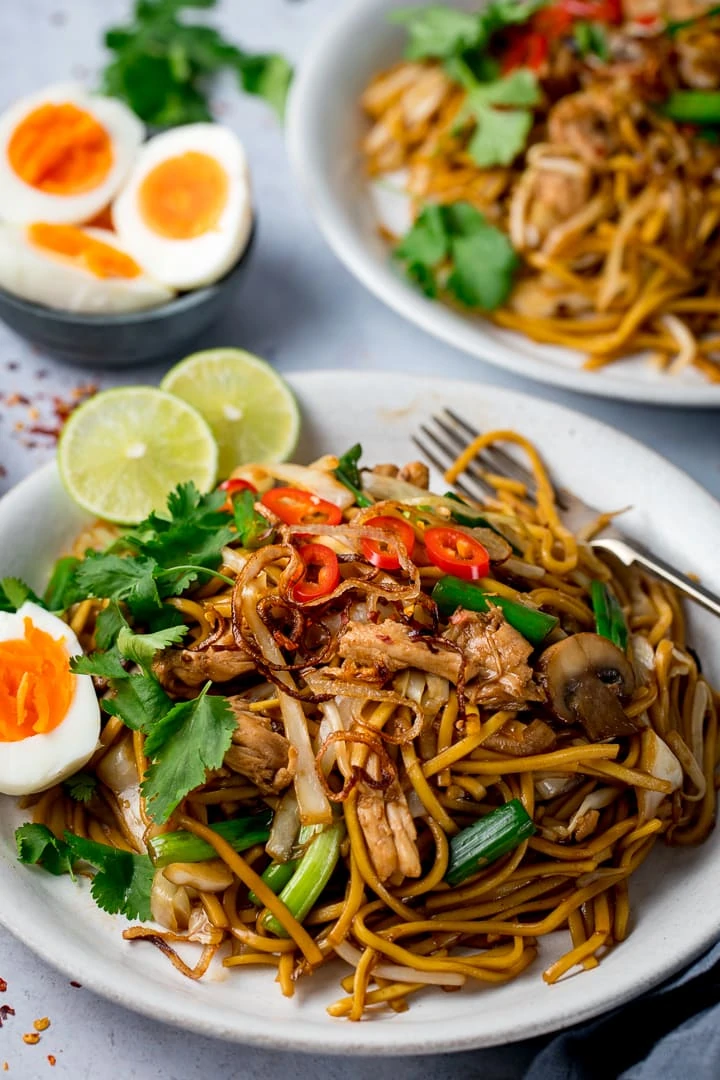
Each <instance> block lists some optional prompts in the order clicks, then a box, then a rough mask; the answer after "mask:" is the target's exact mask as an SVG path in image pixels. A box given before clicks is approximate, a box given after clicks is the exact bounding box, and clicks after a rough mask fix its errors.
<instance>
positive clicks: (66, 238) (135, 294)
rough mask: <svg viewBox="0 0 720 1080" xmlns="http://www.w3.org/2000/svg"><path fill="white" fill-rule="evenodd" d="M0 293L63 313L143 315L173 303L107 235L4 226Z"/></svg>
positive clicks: (83, 230) (170, 294)
mask: <svg viewBox="0 0 720 1080" xmlns="http://www.w3.org/2000/svg"><path fill="white" fill-rule="evenodd" d="M0 287H2V288H3V289H7V291H8V292H11V293H13V295H14V296H19V297H21V298H22V299H23V300H31V301H33V302H34V303H36V304H45V305H46V306H47V307H51V308H56V309H58V310H61V311H73V312H84V313H86V314H93V313H94V314H100V313H106V312H123V311H139V310H141V309H144V308H149V307H156V306H157V305H158V304H164V303H165V302H166V301H168V300H170V299H172V297H173V295H174V293H173V290H172V289H170V288H168V286H167V285H161V284H160V282H159V281H155V280H154V279H153V278H151V277H150V276H149V275H148V274H147V273H145V271H144V270H143V269H142V268H141V267H140V266H139V265H138V263H137V262H136V261H135V260H134V259H133V258H132V256H131V255H129V254H128V252H127V251H126V249H125V248H124V246H123V245H122V243H121V242H120V241H119V240H118V238H117V236H116V235H115V233H113V232H111V231H110V230H109V229H94V228H89V227H85V228H80V227H79V226H77V225H55V224H50V223H47V222H36V223H35V224H33V225H29V226H27V227H25V226H19V225H6V224H5V225H3V224H0Z"/></svg>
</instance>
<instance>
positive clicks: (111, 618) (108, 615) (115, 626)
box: [95, 600, 128, 649]
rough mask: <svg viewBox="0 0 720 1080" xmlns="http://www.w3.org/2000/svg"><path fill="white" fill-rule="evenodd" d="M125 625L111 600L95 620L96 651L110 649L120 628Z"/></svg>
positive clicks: (118, 610)
mask: <svg viewBox="0 0 720 1080" xmlns="http://www.w3.org/2000/svg"><path fill="white" fill-rule="evenodd" d="M127 625H128V623H127V619H126V618H125V616H124V615H123V613H122V611H121V610H120V608H119V606H118V604H117V601H116V600H111V601H110V603H109V604H108V605H107V607H105V608H103V610H102V611H101V612H100V613H99V615H98V617H97V619H96V620H95V644H96V645H97V647H98V649H110V648H111V647H112V646H113V645H114V644H115V641H116V639H117V636H118V634H119V633H120V631H121V630H122V628H123V627H124V626H127Z"/></svg>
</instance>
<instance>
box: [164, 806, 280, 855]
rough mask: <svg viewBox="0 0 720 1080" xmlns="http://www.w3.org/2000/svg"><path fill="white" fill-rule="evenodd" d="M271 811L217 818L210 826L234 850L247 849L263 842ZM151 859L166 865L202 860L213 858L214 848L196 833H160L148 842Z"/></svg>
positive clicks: (267, 835) (268, 832)
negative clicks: (238, 816)
mask: <svg viewBox="0 0 720 1080" xmlns="http://www.w3.org/2000/svg"><path fill="white" fill-rule="evenodd" d="M271 820H272V811H271V810H264V811H263V812H262V813H260V814H251V815H248V816H246V817H241V818H233V819H232V820H231V821H219V822H217V824H215V825H211V826H210V828H211V829H212V831H213V832H215V833H217V834H218V836H221V837H222V838H223V840H227V842H228V844H230V846H231V847H232V848H233V850H234V851H247V849H248V848H250V847H253V846H254V845H255V844H264V843H265V842H266V841H267V839H268V837H269V836H270V822H271ZM148 850H149V854H150V858H151V859H152V861H153V863H154V864H155V866H156V867H158V868H159V867H162V866H169V865H170V863H175V862H185V863H192V862H202V861H203V860H204V859H214V858H215V857H216V853H215V849H214V848H213V847H212V846H211V845H210V844H208V843H207V842H206V841H205V840H203V839H201V838H200V837H199V836H194V835H193V833H190V832H186V831H185V830H184V829H183V830H180V831H179V832H169V833H160V835H159V836H154V837H153V838H152V839H151V840H150V841H149V842H148Z"/></svg>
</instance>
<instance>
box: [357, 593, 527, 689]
mask: <svg viewBox="0 0 720 1080" xmlns="http://www.w3.org/2000/svg"><path fill="white" fill-rule="evenodd" d="M443 638H445V640H446V641H447V642H448V645H447V646H444V645H443V641H442V638H432V639H431V640H430V641H428V640H427V639H424V638H422V637H420V636H417V634H416V632H415V631H413V630H411V629H410V627H408V626H405V625H404V624H403V623H397V622H393V621H392V619H386V620H385V621H384V622H381V623H361V622H354V621H350V622H348V624H347V627H346V628H345V631H344V633H343V635H342V637H341V638H340V640H339V642H338V651H339V653H340V656H341V657H344V658H346V659H349V660H351V661H353V662H354V663H355V664H358V665H364V666H366V667H368V668H370V669H371V672H375V673H376V674H377V676H385V677H387V676H388V675H390V674H392V673H393V672H395V671H403V670H405V669H406V668H417V669H418V670H420V671H427V672H429V673H430V674H431V675H439V676H440V677H441V678H444V679H449V680H450V682H452V683H455V684H457V683H458V682H460V680H461V679H464V681H465V692H466V693H467V694H468V696H469V698H470V700H471V701H474V702H477V703H481V704H483V705H491V706H497V707H499V708H505V707H517V706H521V705H523V704H524V703H525V702H526V701H535V700H539V698H540V691H539V690H538V688H537V687H536V686H535V685H534V683H533V682H532V670H531V669H530V667H529V666H528V664H527V659H528V657H529V655H530V653H531V652H532V645H530V644H528V642H527V641H526V640H525V638H524V637H523V636H522V635H521V634H519V633H518V632H517V630H513V628H512V627H511V626H510V625H509V623H507V622H505V619H504V618H503V615H502V613H501V612H500V611H499V610H498V609H497V608H493V610H492V611H491V612H488V613H487V614H477V613H475V612H471V611H459V612H457V613H456V614H455V615H454V616H453V618H452V620H451V626H450V627H449V628H448V630H446V632H445V634H444V635H443Z"/></svg>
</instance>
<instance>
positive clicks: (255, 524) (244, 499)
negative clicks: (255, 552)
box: [231, 490, 273, 548]
mask: <svg viewBox="0 0 720 1080" xmlns="http://www.w3.org/2000/svg"><path fill="white" fill-rule="evenodd" d="M231 500H232V504H233V515H234V518H235V528H236V529H237V539H238V540H239V541H240V543H241V544H242V546H243V547H244V548H255V547H258V546H259V545H260V544H261V543H262V541H263V540H265V539H266V538H267V537H268V535H269V534H270V533H272V531H273V530H272V529H271V528H270V525H269V524H268V520H267V518H265V517H263V515H262V514H260V513H258V511H257V510H256V509H255V495H254V494H253V492H252V491H247V490H244V491H238V492H235V493H234V494H233V495H232V496H231Z"/></svg>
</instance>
